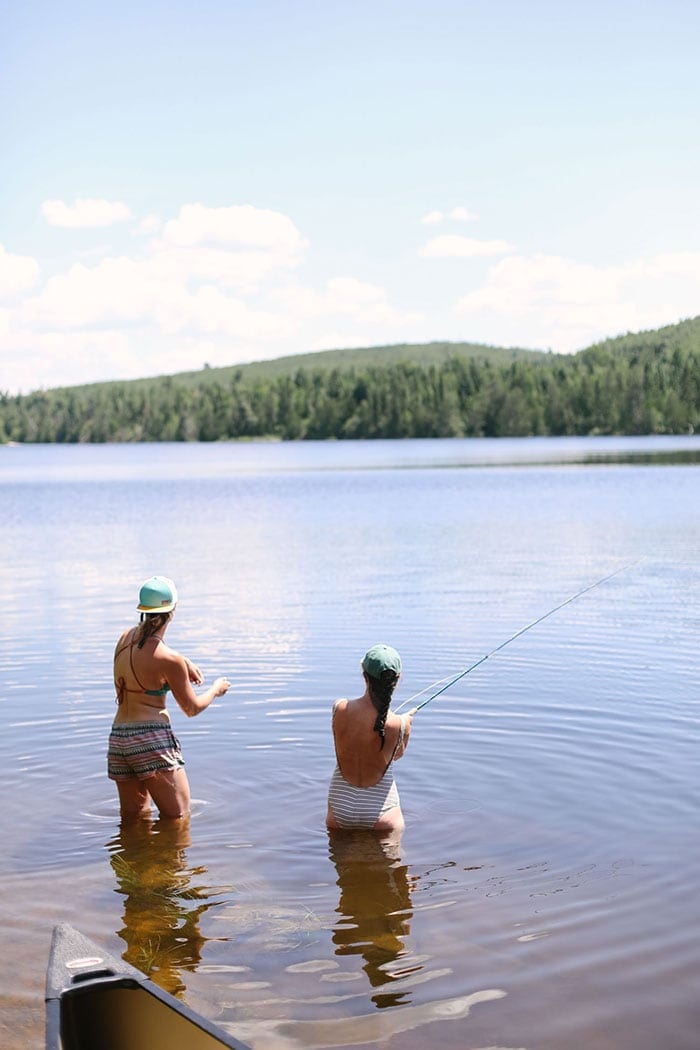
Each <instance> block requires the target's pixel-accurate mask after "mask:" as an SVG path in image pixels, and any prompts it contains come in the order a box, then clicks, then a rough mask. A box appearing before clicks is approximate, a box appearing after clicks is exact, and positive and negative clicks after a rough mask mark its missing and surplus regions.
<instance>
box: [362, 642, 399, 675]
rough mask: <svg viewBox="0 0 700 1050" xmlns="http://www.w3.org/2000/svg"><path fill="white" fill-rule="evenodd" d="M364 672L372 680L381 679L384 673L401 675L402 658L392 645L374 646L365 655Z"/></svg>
mask: <svg viewBox="0 0 700 1050" xmlns="http://www.w3.org/2000/svg"><path fill="white" fill-rule="evenodd" d="M362 670H363V671H365V672H366V673H367V674H368V675H369V676H370V678H381V674H382V671H393V673H394V674H397V675H398V674H401V657H400V656H399V654H398V653H397V652H396V649H392V648H391V646H390V645H373V646H372V648H371V649H368V650H367V652H366V653H365V657H364V660H363V661H362Z"/></svg>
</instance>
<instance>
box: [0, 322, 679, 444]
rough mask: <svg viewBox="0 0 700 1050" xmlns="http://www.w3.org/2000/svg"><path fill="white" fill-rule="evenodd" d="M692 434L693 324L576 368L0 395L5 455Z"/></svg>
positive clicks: (261, 378)
mask: <svg viewBox="0 0 700 1050" xmlns="http://www.w3.org/2000/svg"><path fill="white" fill-rule="evenodd" d="M697 431H700V317H698V318H694V319H692V320H689V321H684V322H682V323H680V324H677V325H671V326H668V327H666V328H661V329H658V330H656V331H649V332H641V333H638V334H628V335H625V336H621V337H619V338H616V339H610V340H606V341H604V342H601V343H597V344H596V345H594V346H591V347H589V348H588V349H586V350H582V351H580V352H579V353H577V354H574V355H561V354H549V353H542V352H538V351H528V350H520V349H517V350H513V349H508V350H506V349H501V348H497V347H485V346H479V345H474V344H463V343H430V344H426V345H423V346H411V345H403V346H392V347H373V348H360V349H354V350H335V351H326V352H321V353H316V354H306V355H301V356H297V357H286V358H280V359H279V360H277V361H266V362H259V363H255V364H250V365H244V366H232V367H230V368H216V369H214V368H204V369H202V370H201V371H199V372H187V373H181V374H179V375H174V376H162V377H159V378H153V379H142V380H133V381H130V382H114V383H99V384H91V385H89V386H81V387H65V388H61V389H56V390H47V391H37V392H35V393H33V394H28V395H24V396H10V395H0V441H4V442H7V441H17V442H103V441H215V440H230V439H236V438H248V439H250V438H268V437H271V438H280V439H283V440H291V439H326V438H381V437H484V436H487V437H499V436H519V435H522V436H527V435H547V434H552V435H566V434H571V435H573V434H653V433H665V434H673V433H688V432H697Z"/></svg>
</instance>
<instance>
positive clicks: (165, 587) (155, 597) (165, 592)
mask: <svg viewBox="0 0 700 1050" xmlns="http://www.w3.org/2000/svg"><path fill="white" fill-rule="evenodd" d="M176 605H177V589H176V587H175V584H174V583H173V581H172V580H169V579H168V577H167V576H151V578H150V580H146V582H145V583H144V584H142V585H141V590H140V591H139V604H138V605H137V606H136V608H137V609H138V611H139V612H142V613H158V612H170V611H171V609H174V608H175V606H176Z"/></svg>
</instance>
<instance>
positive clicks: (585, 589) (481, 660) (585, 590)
mask: <svg viewBox="0 0 700 1050" xmlns="http://www.w3.org/2000/svg"><path fill="white" fill-rule="evenodd" d="M641 560H642V559H641V558H638V559H637V561H633V562H630V563H629V564H628V565H622V566H621V567H620V568H619V569H615V572H611V573H610V574H609V575H608V576H603V578H602V579H600V580H596V581H595V583H589V584H588V585H587V586H586V587H582V588H581V590H580V591H576V594H572V595H571V597H569V598H567V599H566V600H565V601H563V602H560V604H559V605H555V606H554V608H553V609H550V610H549V612H546V613H543V615H542V616H538V617H537V619H536V620H533V621H532V623H528V624H526V626H525V627H521V628H520V630H519V631H516V632H515V634H511V636H510V638H506V640H505V642H501V644H500V645H497V646H496V648H495V649H492V650H491V651H490V652H488V653H486V655H485V656H481V657H479V659H478V660H475V661H474V663H473V664H471V665H470V666H469V667H467V668H466V670H464V671H460V672H459V673H458V674H456V675H454V676H453V677H452V678H450V679H449V680H448V679H446V678H441V679H440V680H439V681H438V682H433V683H432V685H428V686H426V687H425V689H421V691H420V692H419V693H414V695H413V696H409V698H408V700H404V701H403V703H401V704H399V706H398V707H397V708H396V711H395V713H398V712H399V711H400V710H401V708H402V707H406V705H407V704H410V703H412V702H413V701H414V700H416V699H417V698H418V697H419V696H422V695H423V693H427V692H428V690H429V689H433V688H434V687H435V686H436V685H440V686H442V688H440V689H438V690H436V692H434V693H433V694H432V695H431V696H429V697H428V699H427V700H423V702H422V703H420V704H418V706H417V707H416V711H420V709H421V707H425V705H426V704H429V703H430V701H431V700H434V699H435V697H436V696H440V694H441V693H444V692H445V690H446V689H449V688H450V687H451V686H453V685H455V683H456V682H459V680H460V679H461V678H465V677H466V675H468V674H470V673H471V672H472V671H474V670H475V669H476V668H477V667H479V666H480V665H481V664H483V663H484V662H485V661H486V660H488V659H489V657H491V656H493V655H494V653H498V652H500V651H501V649H505V647H506V646H507V645H510V643H511V642H514V641H515V639H516V638H519V637H520V635H521V634H525V632H526V631H529V630H530V629H531V628H532V627H536V626H537V624H538V623H542V621H543V620H546V619H547V618H548V617H549V616H553V615H554V613H555V612H559V610H560V609H563V608H564V606H565V605H571V603H572V602H575V601H576V599H577V598H580V597H581V596H582V595H583V594H587V593H588V591H592V590H593V588H594V587H600V585H601V584H602V583H607V581H608V580H612V578H613V576H617V575H618V573H621V572H624V571H625V569H631V568H632V566H633V565H637V564H638V563H639V562H640V561H641ZM443 682H446V683H447V684H446V685H442V683H443Z"/></svg>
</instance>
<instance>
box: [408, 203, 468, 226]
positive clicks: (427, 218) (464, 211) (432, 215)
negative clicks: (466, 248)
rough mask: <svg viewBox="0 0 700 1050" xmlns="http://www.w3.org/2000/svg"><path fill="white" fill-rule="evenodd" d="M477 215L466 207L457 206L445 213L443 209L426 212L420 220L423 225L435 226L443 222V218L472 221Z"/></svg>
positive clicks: (455, 220)
mask: <svg viewBox="0 0 700 1050" xmlns="http://www.w3.org/2000/svg"><path fill="white" fill-rule="evenodd" d="M478 218H479V216H478V215H477V214H476V212H473V211H469V209H468V208H463V207H461V206H460V207H458V208H453V209H452V211H449V212H447V214H445V212H444V211H437V210H436V211H429V212H427V213H426V214H425V215H424V216H423V218H422V219H421V222H422V223H423V224H424V225H425V226H436V225H437V224H438V223H440V222H444V221H445V219H452V220H453V222H474V220H475V219H478Z"/></svg>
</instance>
